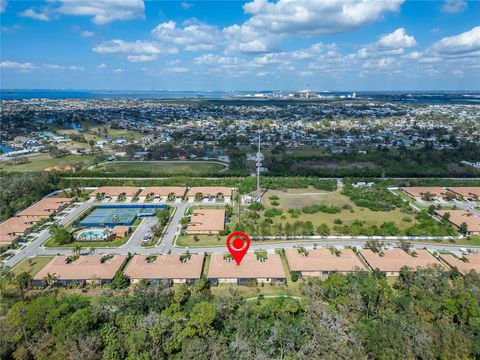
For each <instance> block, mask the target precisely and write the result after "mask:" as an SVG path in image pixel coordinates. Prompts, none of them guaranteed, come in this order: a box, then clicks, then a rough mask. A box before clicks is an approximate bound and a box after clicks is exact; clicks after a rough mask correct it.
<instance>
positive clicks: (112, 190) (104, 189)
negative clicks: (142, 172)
mask: <svg viewBox="0 0 480 360" xmlns="http://www.w3.org/2000/svg"><path fill="white" fill-rule="evenodd" d="M139 190H140V188H138V187H135V186H101V187H99V188H98V189H96V190H94V191H92V192H91V193H90V194H89V195H88V196H89V197H95V196H97V194H105V195H108V196H119V195H120V194H125V195H126V196H135V195H136V194H137V192H139Z"/></svg>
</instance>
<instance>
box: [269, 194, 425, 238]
mask: <svg viewBox="0 0 480 360" xmlns="http://www.w3.org/2000/svg"><path fill="white" fill-rule="evenodd" d="M272 196H276V197H278V200H276V201H277V202H278V203H279V205H278V206H272V205H271V203H272V200H270V199H269V197H272ZM262 203H263V205H265V208H266V209H268V208H278V209H281V210H282V211H283V215H285V219H282V218H281V216H276V217H274V218H273V220H274V222H276V223H278V222H281V223H284V224H285V223H287V222H290V223H292V222H295V221H311V222H312V223H313V225H314V226H315V227H317V226H318V225H320V224H322V223H325V224H327V225H328V227H329V228H330V230H331V231H332V235H335V234H336V233H335V232H334V231H333V226H334V225H335V223H334V221H335V219H340V220H342V222H343V224H344V225H351V224H352V223H353V222H354V221H355V220H361V221H365V225H366V226H369V225H381V224H382V223H383V222H385V221H393V222H395V223H396V224H397V226H398V227H400V228H401V229H403V228H407V227H408V226H411V225H413V224H415V222H416V220H415V219H414V217H413V216H412V215H408V214H405V213H403V212H402V211H400V210H399V209H396V210H393V211H371V210H369V209H366V208H361V207H358V206H356V205H355V204H354V203H353V202H352V201H350V199H349V198H348V197H346V196H344V195H342V194H341V193H340V191H339V190H338V191H334V192H329V191H319V190H315V189H313V188H308V189H287V190H285V191H276V190H268V191H267V192H266V194H265V195H264V197H263V199H262ZM315 204H326V205H334V206H337V207H338V208H342V207H343V206H345V205H347V206H350V207H351V210H350V209H342V211H341V212H339V213H336V214H326V213H322V212H317V213H316V214H304V213H301V214H300V216H299V217H298V218H293V217H292V216H291V214H289V213H288V212H287V211H288V209H298V210H300V209H302V208H303V207H305V206H311V205H315ZM407 218H408V219H410V221H405V220H406V219H407Z"/></svg>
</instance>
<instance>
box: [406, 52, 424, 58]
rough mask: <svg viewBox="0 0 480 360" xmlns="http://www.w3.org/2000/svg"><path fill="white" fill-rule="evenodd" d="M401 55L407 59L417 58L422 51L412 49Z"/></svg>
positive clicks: (420, 55)
mask: <svg viewBox="0 0 480 360" xmlns="http://www.w3.org/2000/svg"><path fill="white" fill-rule="evenodd" d="M402 57H403V58H404V59H409V60H418V59H420V58H421V57H422V53H421V52H420V51H412V52H411V53H408V54H405V55H403V56H402Z"/></svg>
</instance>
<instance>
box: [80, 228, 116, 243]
mask: <svg viewBox="0 0 480 360" xmlns="http://www.w3.org/2000/svg"><path fill="white" fill-rule="evenodd" d="M108 236H109V233H108V230H106V229H85V230H80V231H78V232H77V234H76V235H75V238H76V239H77V240H80V241H100V240H105V239H107V238H108Z"/></svg>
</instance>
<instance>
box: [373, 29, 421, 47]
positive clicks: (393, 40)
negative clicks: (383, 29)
mask: <svg viewBox="0 0 480 360" xmlns="http://www.w3.org/2000/svg"><path fill="white" fill-rule="evenodd" d="M376 44H377V45H378V47H380V48H384V49H399V48H403V49H405V48H411V47H413V46H416V45H417V41H416V40H415V38H414V37H413V36H409V35H407V33H406V31H405V29H404V28H398V29H397V30H395V31H394V32H392V33H390V34H387V35H383V36H382V37H381V38H380V39H379V40H378V41H377V43H376Z"/></svg>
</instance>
